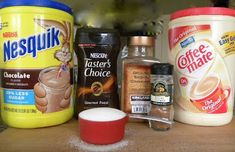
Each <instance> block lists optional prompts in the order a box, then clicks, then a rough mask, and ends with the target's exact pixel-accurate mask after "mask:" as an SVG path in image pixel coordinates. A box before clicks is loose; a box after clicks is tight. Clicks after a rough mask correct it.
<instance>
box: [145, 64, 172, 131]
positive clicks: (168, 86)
mask: <svg viewBox="0 0 235 152" xmlns="http://www.w3.org/2000/svg"><path fill="white" fill-rule="evenodd" d="M172 74H173V65H171V64H169V63H155V64H153V65H152V66H151V106H150V111H149V113H148V114H149V115H150V116H156V117H158V118H162V119H166V120H170V121H173V117H174V109H173V105H172V103H173V76H172ZM149 125H150V127H151V128H153V129H154V130H162V131H164V130H169V129H170V128H171V127H172V125H171V124H166V123H162V122H157V121H149Z"/></svg>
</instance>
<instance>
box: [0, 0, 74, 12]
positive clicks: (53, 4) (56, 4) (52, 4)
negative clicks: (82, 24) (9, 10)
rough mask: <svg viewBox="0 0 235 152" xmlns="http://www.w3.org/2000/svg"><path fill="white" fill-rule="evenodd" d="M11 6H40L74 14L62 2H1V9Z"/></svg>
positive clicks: (40, 0) (31, 0)
mask: <svg viewBox="0 0 235 152" xmlns="http://www.w3.org/2000/svg"><path fill="white" fill-rule="evenodd" d="M11 6H39V7H49V8H55V9H59V10H62V11H65V12H67V13H69V14H72V13H73V12H72V9H71V8H70V7H69V6H67V5H65V4H62V3H60V2H56V1H53V0H3V1H2V2H0V8H4V7H11Z"/></svg>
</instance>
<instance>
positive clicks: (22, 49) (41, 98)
mask: <svg viewBox="0 0 235 152" xmlns="http://www.w3.org/2000/svg"><path fill="white" fill-rule="evenodd" d="M0 8H1V9H0V75H1V114H2V118H3V120H4V121H5V123H6V124H8V125H9V126H12V127H17V128H37V127H45V126H51V125H57V124H61V123H64V122H65V121H67V120H69V119H70V118H71V117H72V115H73V83H72V75H73V73H72V71H73V70H72V69H73V59H72V54H73V47H72V46H73V44H72V42H73V17H72V15H71V14H72V11H71V9H70V8H69V7H68V6H66V5H64V4H61V3H58V2H55V1H48V0H40V1H39V0H36V1H31V0H11V1H7V0H6V1H3V2H1V3H0Z"/></svg>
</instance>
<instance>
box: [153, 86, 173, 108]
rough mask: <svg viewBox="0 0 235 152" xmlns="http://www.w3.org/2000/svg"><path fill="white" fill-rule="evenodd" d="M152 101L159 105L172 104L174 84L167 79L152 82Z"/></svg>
mask: <svg viewBox="0 0 235 152" xmlns="http://www.w3.org/2000/svg"><path fill="white" fill-rule="evenodd" d="M151 92H152V93H151V103H152V104H155V105H159V106H168V105H171V104H172V93H173V89H172V85H168V84H167V82H165V81H155V82H154V83H152V91H151Z"/></svg>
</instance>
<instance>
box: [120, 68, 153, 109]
mask: <svg viewBox="0 0 235 152" xmlns="http://www.w3.org/2000/svg"><path fill="white" fill-rule="evenodd" d="M124 76H125V79H124V83H125V88H124V89H123V94H124V111H125V112H128V113H140V114H144V113H147V112H148V109H149V106H150V93H151V85H150V66H142V65H141V66H140V65H131V64H126V65H125V67H124Z"/></svg>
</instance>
